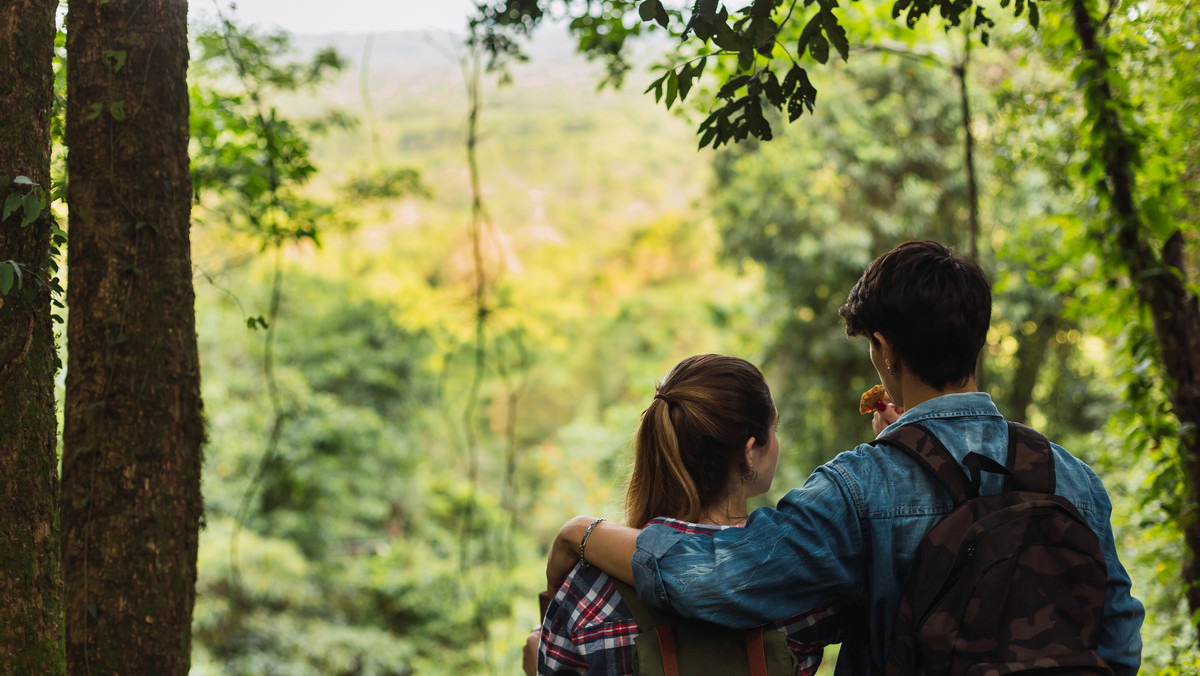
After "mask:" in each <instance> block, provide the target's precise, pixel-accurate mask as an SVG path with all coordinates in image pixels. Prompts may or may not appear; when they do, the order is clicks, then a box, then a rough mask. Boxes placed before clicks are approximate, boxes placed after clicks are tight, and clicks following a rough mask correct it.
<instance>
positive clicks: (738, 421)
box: [625, 354, 775, 528]
mask: <svg viewBox="0 0 1200 676" xmlns="http://www.w3.org/2000/svg"><path fill="white" fill-rule="evenodd" d="M774 415H775V404H774V401H772V399H771V390H770V388H768V387H767V383H766V380H765V379H764V378H763V376H762V373H760V372H759V370H758V369H757V368H756V367H755V366H754V365H753V364H751V363H750V362H748V361H746V360H744V359H738V358H737V357H727V356H724V355H718V354H702V355H696V356H694V357H688V358H687V359H684V360H683V361H681V362H679V363H678V364H676V365H675V367H674V368H673V369H671V372H670V373H668V374H667V377H666V378H665V379H664V380H663V382H662V383H661V384H660V385H659V386H658V392H657V393H656V394H655V395H654V399H653V400H652V401H651V402H650V406H649V407H648V408H647V409H646V410H645V411H644V412H643V413H642V422H641V425H640V426H639V427H638V432H637V437H636V440H635V442H634V464H633V474H632V475H631V476H630V479H629V489H628V491H627V492H626V494H625V520H626V522H627V523H628V524H629V525H630V526H633V527H635V528H641V527H642V526H645V525H646V522H648V521H649V520H650V519H652V518H654V517H656V516H668V517H672V518H676V519H682V520H684V521H696V520H698V518H699V516H700V513H701V511H702V510H703V509H704V508H705V507H707V506H708V505H710V504H712V503H714V502H716V501H717V500H719V499H721V498H722V497H724V492H725V489H726V486H727V485H728V479H729V472H730V469H731V468H732V467H733V464H734V460H735V458H737V457H738V454H739V453H741V452H742V450H743V449H744V448H745V446H746V441H747V440H749V439H750V437H754V438H755V441H756V443H760V444H761V443H766V441H767V439H768V435H769V433H770V426H771V423H772V421H773V419H774Z"/></svg>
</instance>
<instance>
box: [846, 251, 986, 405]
mask: <svg viewBox="0 0 1200 676" xmlns="http://www.w3.org/2000/svg"><path fill="white" fill-rule="evenodd" d="M838 314H840V315H841V316H842V320H843V321H844V322H845V324H846V335H848V336H851V337H854V336H867V337H868V338H870V339H871V341H872V342H874V341H875V338H874V335H873V334H874V333H875V332H877V331H878V332H879V333H881V334H883V336H884V337H885V338H887V339H888V341H889V342H890V343H891V344H892V348H893V349H894V350H895V352H896V355H897V356H898V357H899V359H900V361H901V362H902V363H903V364H904V366H905V367H907V368H911V369H912V370H913V371H914V372H915V373H916V375H917V377H919V378H920V379H921V380H922V381H924V382H926V383H928V384H929V385H932V386H933V387H936V388H938V389H943V388H945V387H946V386H947V385H952V384H953V385H961V384H963V383H965V382H966V381H967V378H969V377H970V376H971V375H973V374H974V373H975V362H976V360H977V359H978V357H979V351H980V350H982V349H983V345H984V343H985V342H987V331H988V324H989V323H990V322H991V318H992V286H991V283H989V282H988V279H987V275H985V274H984V273H983V270H982V269H981V268H980V267H979V265H978V264H977V263H976V262H975V261H973V260H971V259H970V258H967V257H965V256H959V255H957V254H955V253H954V250H953V249H951V248H950V247H948V246H946V245H945V244H942V243H941V242H934V241H929V240H926V241H912V242H904V243H903V244H900V245H899V246H897V247H896V248H894V249H892V250H891V251H889V252H887V253H885V254H883V255H882V256H880V257H879V258H876V259H875V260H873V261H871V264H870V265H868V266H867V269H866V270H865V271H864V272H863V274H862V277H860V278H859V280H858V282H857V283H856V284H855V285H854V288H853V289H851V290H850V295H849V297H847V298H846V304H845V305H843V306H842V307H841V309H839V310H838Z"/></svg>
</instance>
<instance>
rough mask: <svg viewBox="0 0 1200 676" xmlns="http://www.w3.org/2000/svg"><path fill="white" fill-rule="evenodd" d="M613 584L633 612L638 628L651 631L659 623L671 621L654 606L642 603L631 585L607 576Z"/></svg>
mask: <svg viewBox="0 0 1200 676" xmlns="http://www.w3.org/2000/svg"><path fill="white" fill-rule="evenodd" d="M609 580H611V581H612V583H613V586H615V587H616V588H617V593H618V594H620V595H621V600H622V601H624V602H625V605H626V606H627V607H628V608H629V612H631V613H633V619H634V621H635V622H637V624H638V629H641V630H642V631H653V630H654V628H655V627H657V626H658V625H660V624H665V623H667V622H670V621H671V617H670V616H669V615H667V614H665V613H664V612H663V611H661V610H659V609H658V608H655V607H654V606H649V605H646V604H645V603H642V602H641V600H640V599H638V597H637V590H636V589H634V588H633V585H628V584H625V583H624V582H622V581H620V580H618V579H617V578H615V577H612V576H609Z"/></svg>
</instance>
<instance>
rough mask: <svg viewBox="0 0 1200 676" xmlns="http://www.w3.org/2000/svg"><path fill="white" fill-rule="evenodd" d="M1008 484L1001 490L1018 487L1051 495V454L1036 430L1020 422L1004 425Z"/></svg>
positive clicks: (1053, 477)
mask: <svg viewBox="0 0 1200 676" xmlns="http://www.w3.org/2000/svg"><path fill="white" fill-rule="evenodd" d="M1008 471H1009V481H1008V482H1007V484H1006V486H1005V489H1006V490H1012V489H1013V488H1020V489H1024V490H1028V491H1034V492H1036V493H1053V492H1054V487H1055V485H1056V480H1055V476H1054V451H1053V450H1052V449H1051V448H1050V442H1049V441H1047V440H1046V437H1044V436H1042V435H1041V433H1039V432H1038V431H1036V430H1034V429H1032V428H1029V427H1026V426H1025V425H1022V424H1020V423H1015V422H1011V421H1010V422H1009V423H1008Z"/></svg>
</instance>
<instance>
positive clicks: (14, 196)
mask: <svg viewBox="0 0 1200 676" xmlns="http://www.w3.org/2000/svg"><path fill="white" fill-rule="evenodd" d="M20 203H21V193H19V192H12V193H9V194H8V197H6V198H5V199H4V212H3V215H0V221H6V220H8V217H9V216H11V215H12V212H14V211H16V210H17V205H19V204H20Z"/></svg>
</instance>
